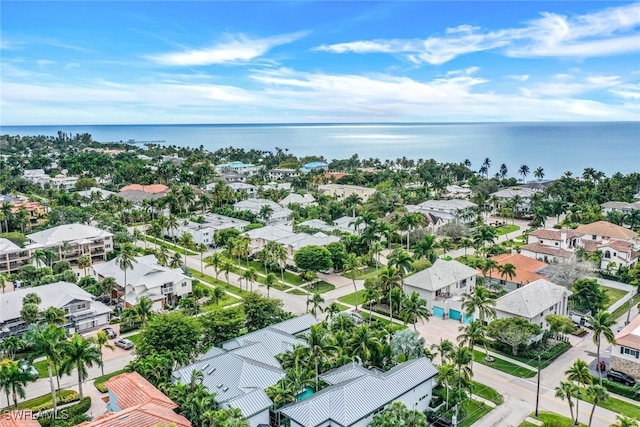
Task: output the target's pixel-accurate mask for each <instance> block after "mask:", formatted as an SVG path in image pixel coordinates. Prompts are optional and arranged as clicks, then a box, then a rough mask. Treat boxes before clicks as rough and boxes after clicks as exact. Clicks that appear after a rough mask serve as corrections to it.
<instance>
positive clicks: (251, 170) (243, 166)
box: [216, 161, 260, 175]
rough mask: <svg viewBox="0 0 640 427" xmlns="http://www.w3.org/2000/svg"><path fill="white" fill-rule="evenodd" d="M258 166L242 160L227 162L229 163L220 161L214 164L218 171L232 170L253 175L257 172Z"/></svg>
mask: <svg viewBox="0 0 640 427" xmlns="http://www.w3.org/2000/svg"><path fill="white" fill-rule="evenodd" d="M259 169H260V167H258V166H256V165H253V164H251V163H243V162H238V161H235V162H229V163H221V164H219V165H217V166H216V170H217V171H218V172H233V173H240V174H243V175H254V174H255V173H257V172H258V170H259Z"/></svg>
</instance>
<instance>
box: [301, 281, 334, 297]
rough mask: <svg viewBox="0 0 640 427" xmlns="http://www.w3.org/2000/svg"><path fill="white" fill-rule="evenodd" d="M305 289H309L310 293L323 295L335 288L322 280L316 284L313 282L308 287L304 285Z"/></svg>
mask: <svg viewBox="0 0 640 427" xmlns="http://www.w3.org/2000/svg"><path fill="white" fill-rule="evenodd" d="M304 288H305V289H310V290H311V292H317V293H320V294H323V293H325V292H329V291H332V290H334V289H335V288H336V287H335V286H334V285H332V284H331V283H328V282H325V281H324V280H320V281H318V282H313V283H312V284H310V285H306V286H305V287H304Z"/></svg>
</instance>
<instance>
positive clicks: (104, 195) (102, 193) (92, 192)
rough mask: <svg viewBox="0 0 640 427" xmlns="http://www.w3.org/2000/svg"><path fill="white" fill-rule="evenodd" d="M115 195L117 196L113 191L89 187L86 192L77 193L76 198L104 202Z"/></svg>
mask: <svg viewBox="0 0 640 427" xmlns="http://www.w3.org/2000/svg"><path fill="white" fill-rule="evenodd" d="M115 195H117V193H114V192H113V191H109V190H104V189H102V188H100V187H91V188H90V189H88V190H83V191H78V196H80V197H84V198H87V199H94V198H99V199H102V200H106V199H108V198H109V196H115Z"/></svg>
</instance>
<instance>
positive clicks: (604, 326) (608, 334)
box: [588, 310, 616, 385]
mask: <svg viewBox="0 0 640 427" xmlns="http://www.w3.org/2000/svg"><path fill="white" fill-rule="evenodd" d="M588 322H589V324H590V325H591V329H592V330H593V343H594V344H595V345H596V346H597V347H598V350H597V352H598V353H597V358H598V364H597V365H596V366H597V368H598V378H599V380H600V385H602V372H601V371H600V344H602V337H603V336H604V339H605V340H607V342H608V343H609V344H612V345H615V344H616V336H615V334H614V333H613V330H612V329H611V328H613V327H614V326H615V324H616V321H615V320H614V319H613V318H612V317H611V313H609V312H608V311H606V310H600V311H598V312H597V313H596V314H595V316H589V317H588Z"/></svg>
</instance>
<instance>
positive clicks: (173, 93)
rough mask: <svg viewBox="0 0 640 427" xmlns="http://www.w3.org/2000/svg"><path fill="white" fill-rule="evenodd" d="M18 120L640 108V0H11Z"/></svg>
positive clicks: (438, 118) (12, 113)
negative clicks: (39, 0) (434, 0)
mask: <svg viewBox="0 0 640 427" xmlns="http://www.w3.org/2000/svg"><path fill="white" fill-rule="evenodd" d="M0 16H1V18H0V19H1V22H0V24H1V25H0V28H1V29H0V55H1V61H0V67H1V68H0V72H1V74H0V79H1V84H2V86H1V93H0V108H1V111H0V113H1V115H0V120H1V122H0V123H1V124H3V125H38V124H42V125H44V124H52V125H58V124H138V123H139V124H146V123H148V124H158V123H270V122H275V123H305V122H323V123H324V122H380V121H384V122H407V121H409V122H414V121H417V122H452V121H453V122H456V121H472V122H473V121H478V122H483V121H560V120H564V121H581V120H613V121H615V120H639V119H640V31H639V30H640V3H632V2H612V1H607V2H597V1H583V2H577V1H571V2H555V1H554V2H551V1H543V2H520V1H518V2H516V1H513V2H507V1H500V2H482V1H473V2H461V1H451V2H445V1H439V2H426V1H425V2H421V1H400V2H367V1H356V2H346V1H345V2H343V1H330V2H313V1H293V2H285V1H260V2H247V1H237V2H218V1H196V2H168V1H161V2H154V1H144V2H113V3H112V2H104V1H92V2H77V1H68V2H55V1H48V2H31V1H26V2H25V1H20V2H19V1H3V2H2V13H1V15H0Z"/></svg>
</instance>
